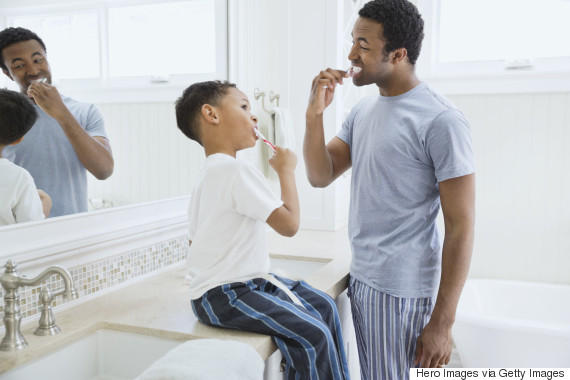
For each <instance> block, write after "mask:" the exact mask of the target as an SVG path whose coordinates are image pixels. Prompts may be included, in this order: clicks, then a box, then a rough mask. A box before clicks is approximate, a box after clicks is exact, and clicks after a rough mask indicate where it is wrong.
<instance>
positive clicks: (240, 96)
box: [219, 87, 257, 151]
mask: <svg viewBox="0 0 570 380" xmlns="http://www.w3.org/2000/svg"><path fill="white" fill-rule="evenodd" d="M219 115H220V118H221V121H222V123H223V127H224V128H225V130H224V134H225V135H226V136H227V139H228V141H229V142H231V143H232V145H233V147H234V148H235V150H236V151H238V150H241V149H245V148H251V147H253V146H255V142H256V141H257V135H256V133H255V128H257V117H256V116H255V115H253V114H252V113H251V107H250V104H249V100H248V98H247V96H246V95H245V94H244V93H243V92H241V91H240V90H238V89H237V88H233V87H230V88H228V90H227V93H226V95H225V96H224V98H223V100H222V102H221V107H219Z"/></svg>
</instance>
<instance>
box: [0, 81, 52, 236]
mask: <svg viewBox="0 0 570 380" xmlns="http://www.w3.org/2000/svg"><path fill="white" fill-rule="evenodd" d="M37 117H38V114H37V112H36V109H35V108H34V105H33V104H32V102H30V100H28V99H27V98H26V97H25V96H24V95H22V94H20V93H17V92H15V91H10V90H6V89H0V178H2V180H1V181H0V226H2V225H7V224H14V223H20V222H27V221H31V220H40V219H44V218H47V217H48V216H49V212H50V209H51V198H50V197H49V196H48V195H47V194H46V193H45V192H43V191H41V190H37V189H36V185H35V184H34V180H33V179H32V176H31V175H30V173H28V172H27V171H26V169H24V168H21V167H19V166H17V165H14V164H13V163H11V162H10V161H8V160H7V159H6V158H3V157H2V151H3V150H4V148H5V147H6V146H8V145H16V144H18V143H19V142H20V141H22V138H23V137H24V135H25V134H26V133H27V132H28V131H29V130H30V128H32V126H33V125H34V123H35V121H36V119H37Z"/></svg>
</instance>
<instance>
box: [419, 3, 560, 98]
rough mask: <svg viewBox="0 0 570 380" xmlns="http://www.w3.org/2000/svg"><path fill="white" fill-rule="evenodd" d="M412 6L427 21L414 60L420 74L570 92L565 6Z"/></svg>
mask: <svg viewBox="0 0 570 380" xmlns="http://www.w3.org/2000/svg"><path fill="white" fill-rule="evenodd" d="M417 4H418V8H419V10H420V12H421V13H422V16H423V18H424V20H425V22H426V28H425V31H426V39H425V40H424V45H423V48H422V54H421V56H420V59H419V60H418V72H419V73H420V74H421V75H423V76H427V77H430V78H439V79H445V78H448V79H450V78H476V79H474V80H477V81H479V83H478V84H477V85H478V86H480V85H481V83H482V82H481V80H483V81H485V78H486V80H487V81H489V82H490V81H491V80H496V79H497V78H500V79H501V81H502V82H501V86H503V85H506V82H509V81H510V82H512V83H513V84H514V83H515V82H516V83H517V85H516V87H517V89H518V90H522V91H524V90H525V89H526V90H528V91H548V90H556V89H562V88H561V86H562V87H565V88H566V90H570V87H569V85H570V80H569V79H568V77H569V75H570V44H568V42H567V36H569V35H570V24H569V23H568V22H567V20H568V19H570V1H568V0H418V2H417ZM491 78H493V79H491ZM545 78H546V80H544V79H545ZM505 81H506V82H505ZM507 87H509V86H507ZM511 87H512V86H511ZM503 90H505V88H503ZM506 90H507V91H508V89H506ZM512 90H514V87H512ZM518 90H517V91H518Z"/></svg>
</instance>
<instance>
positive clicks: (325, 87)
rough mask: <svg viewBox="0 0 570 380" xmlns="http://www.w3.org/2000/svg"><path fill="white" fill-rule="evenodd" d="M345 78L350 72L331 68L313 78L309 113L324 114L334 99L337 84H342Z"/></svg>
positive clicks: (312, 114)
mask: <svg viewBox="0 0 570 380" xmlns="http://www.w3.org/2000/svg"><path fill="white" fill-rule="evenodd" d="M343 78H348V73H347V72H346V71H343V70H334V69H331V68H328V69H326V70H325V71H321V72H320V73H319V75H317V76H316V77H315V79H313V82H312V85H311V96H310V97H309V105H308V107H307V115H311V116H317V115H322V114H323V112H325V108H327V107H328V106H329V105H330V104H331V102H332V101H333V99H334V90H335V88H336V85H337V84H342V80H343Z"/></svg>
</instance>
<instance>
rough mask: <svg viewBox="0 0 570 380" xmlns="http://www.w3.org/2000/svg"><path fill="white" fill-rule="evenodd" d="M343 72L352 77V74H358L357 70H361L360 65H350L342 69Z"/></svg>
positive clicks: (325, 86)
mask: <svg viewBox="0 0 570 380" xmlns="http://www.w3.org/2000/svg"><path fill="white" fill-rule="evenodd" d="M344 71H345V72H347V73H348V76H349V77H351V78H354V76H355V75H356V74H358V73H359V72H361V71H362V67H358V66H350V67H349V68H348V69H346V70H344ZM323 88H329V86H327V85H324V86H323Z"/></svg>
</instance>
